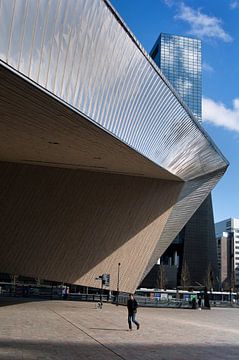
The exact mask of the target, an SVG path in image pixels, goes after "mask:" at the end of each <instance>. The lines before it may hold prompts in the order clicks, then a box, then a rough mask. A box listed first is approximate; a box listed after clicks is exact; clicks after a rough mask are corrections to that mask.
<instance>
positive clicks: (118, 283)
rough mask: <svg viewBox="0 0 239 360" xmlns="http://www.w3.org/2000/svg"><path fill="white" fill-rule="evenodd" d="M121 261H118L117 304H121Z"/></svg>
mask: <svg viewBox="0 0 239 360" xmlns="http://www.w3.org/2000/svg"><path fill="white" fill-rule="evenodd" d="M120 265H121V264H120V262H119V263H118V279H117V302H116V305H117V306H118V305H119V285H120Z"/></svg>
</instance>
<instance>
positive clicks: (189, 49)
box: [150, 33, 202, 121]
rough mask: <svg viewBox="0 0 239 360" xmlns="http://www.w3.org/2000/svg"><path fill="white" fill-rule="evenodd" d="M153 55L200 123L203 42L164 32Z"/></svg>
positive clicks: (154, 48) (155, 46)
mask: <svg viewBox="0 0 239 360" xmlns="http://www.w3.org/2000/svg"><path fill="white" fill-rule="evenodd" d="M150 55H151V57H152V58H153V60H154V61H155V62H156V64H157V65H158V66H159V68H160V69H161V70H162V72H163V74H164V75H165V77H166V78H167V79H168V80H169V81H170V83H171V84H172V86H173V87H174V89H175V90H176V92H177V93H178V94H179V95H180V96H181V98H182V99H183V100H184V102H185V103H186V104H187V105H188V107H189V108H190V110H191V111H192V113H193V114H194V116H195V117H196V118H197V119H198V120H199V121H200V120H201V118H202V59H201V40H198V39H193V38H189V37H184V36H178V35H170V34H164V33H161V34H160V36H159V38H158V40H157V41H156V43H155V45H154V47H153V49H152V51H151V53H150Z"/></svg>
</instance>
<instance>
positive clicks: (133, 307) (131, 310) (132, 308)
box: [127, 294, 140, 331]
mask: <svg viewBox="0 0 239 360" xmlns="http://www.w3.org/2000/svg"><path fill="white" fill-rule="evenodd" d="M127 308H128V324H129V330H130V331H131V330H132V321H133V323H134V324H135V325H136V326H137V330H139V326H140V325H139V322H138V321H136V313H137V308H138V303H137V301H136V300H135V298H134V295H132V294H129V300H128V302H127Z"/></svg>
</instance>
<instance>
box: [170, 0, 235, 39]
mask: <svg viewBox="0 0 239 360" xmlns="http://www.w3.org/2000/svg"><path fill="white" fill-rule="evenodd" d="M175 18H176V19H180V20H183V21H185V22H187V23H188V24H189V25H190V26H191V29H190V30H189V33H190V34H192V35H195V36H198V37H200V38H205V37H206V38H217V39H220V40H223V41H225V42H230V41H232V37H231V36H230V35H229V34H228V33H227V32H225V30H223V28H222V21H221V20H220V19H219V18H217V17H214V16H208V15H206V14H203V13H202V12H201V10H200V9H197V10H194V9H193V8H191V7H189V6H187V5H185V4H184V3H181V4H180V6H179V9H178V14H177V15H176V16H175Z"/></svg>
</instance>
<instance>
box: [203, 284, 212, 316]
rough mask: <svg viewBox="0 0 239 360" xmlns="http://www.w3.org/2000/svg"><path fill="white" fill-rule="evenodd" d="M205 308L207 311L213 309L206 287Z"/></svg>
mask: <svg viewBox="0 0 239 360" xmlns="http://www.w3.org/2000/svg"><path fill="white" fill-rule="evenodd" d="M204 307H205V309H208V310H210V309H211V306H210V301H209V295H208V292H207V287H206V286H205V288H204Z"/></svg>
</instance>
